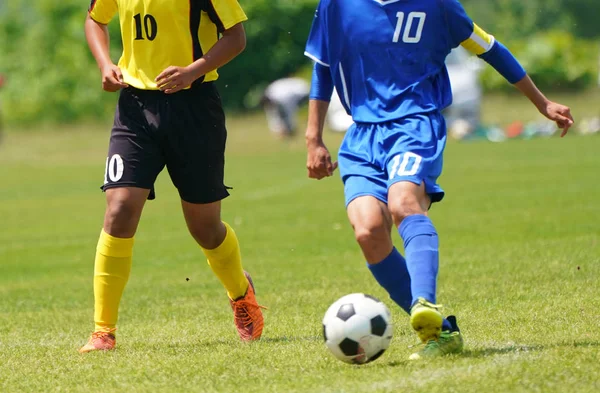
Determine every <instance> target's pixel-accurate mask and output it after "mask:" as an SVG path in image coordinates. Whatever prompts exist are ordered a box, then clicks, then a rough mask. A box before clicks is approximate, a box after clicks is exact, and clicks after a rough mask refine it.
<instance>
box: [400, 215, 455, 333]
mask: <svg viewBox="0 0 600 393" xmlns="http://www.w3.org/2000/svg"><path fill="white" fill-rule="evenodd" d="M398 232H399V233H400V236H401V237H402V239H403V240H404V251H405V253H406V267H407V268H408V271H409V273H410V280H411V293H412V298H413V299H414V300H415V301H416V300H417V299H418V298H420V297H422V298H425V300H427V301H429V302H431V303H434V304H435V299H436V297H435V293H436V285H437V274H438V265H439V251H438V248H439V243H438V235H437V231H436V230H435V227H434V226H433V223H432V222H431V220H430V219H429V217H427V216H424V215H414V216H408V217H406V218H405V219H404V220H403V221H402V224H400V228H398ZM451 329H452V325H451V324H450V322H448V320H447V319H446V318H444V320H443V321H442V330H451Z"/></svg>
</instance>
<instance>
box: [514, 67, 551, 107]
mask: <svg viewBox="0 0 600 393" xmlns="http://www.w3.org/2000/svg"><path fill="white" fill-rule="evenodd" d="M514 85H515V87H516V88H517V89H519V90H520V91H521V93H523V95H525V97H527V98H529V101H531V102H532V103H533V105H535V107H536V108H537V109H538V110H539V111H540V112H542V113H544V111H545V108H546V107H547V106H548V103H549V102H550V101H549V100H548V99H547V98H546V96H544V94H543V93H542V92H541V91H540V89H538V88H537V86H536V85H535V83H534V82H533V80H531V78H530V77H529V75H525V77H524V78H523V79H521V80H520V81H519V82H517V83H515V84H514Z"/></svg>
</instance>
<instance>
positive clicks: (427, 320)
mask: <svg viewBox="0 0 600 393" xmlns="http://www.w3.org/2000/svg"><path fill="white" fill-rule="evenodd" d="M441 307H442V306H440V305H437V304H433V303H430V302H428V301H427V300H425V299H424V298H422V297H420V298H419V299H418V300H417V302H416V303H415V304H414V305H413V306H412V308H411V309H410V324H411V326H412V328H413V329H414V330H415V331H416V332H417V336H419V339H421V342H423V343H427V342H429V341H431V340H437V339H438V337H440V334H441V332H442V320H443V317H442V314H441V313H440V312H439V311H438V310H439V309H440V308H441Z"/></svg>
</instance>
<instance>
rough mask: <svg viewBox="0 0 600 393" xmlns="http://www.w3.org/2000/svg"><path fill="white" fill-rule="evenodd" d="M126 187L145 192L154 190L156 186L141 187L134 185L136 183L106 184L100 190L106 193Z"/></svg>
mask: <svg viewBox="0 0 600 393" xmlns="http://www.w3.org/2000/svg"><path fill="white" fill-rule="evenodd" d="M125 187H132V188H141V189H144V190H152V188H154V185H149V186H146V185H141V184H138V183H134V182H124V183H109V184H104V185H102V186H100V189H101V190H102V191H104V192H105V191H106V190H109V189H111V188H125Z"/></svg>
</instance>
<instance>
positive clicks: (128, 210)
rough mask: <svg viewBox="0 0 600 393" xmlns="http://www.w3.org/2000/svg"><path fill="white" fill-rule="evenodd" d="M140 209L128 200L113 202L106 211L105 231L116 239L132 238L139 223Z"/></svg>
mask: <svg viewBox="0 0 600 393" xmlns="http://www.w3.org/2000/svg"><path fill="white" fill-rule="evenodd" d="M139 214H140V213H139V209H138V208H137V207H135V206H134V205H133V204H132V203H128V201H126V200H113V201H111V202H110V203H109V204H108V206H107V209H106V214H105V216H104V230H105V231H106V232H108V233H109V234H111V235H112V236H116V237H131V236H133V234H134V233H135V230H136V228H137V224H138V221H139Z"/></svg>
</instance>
